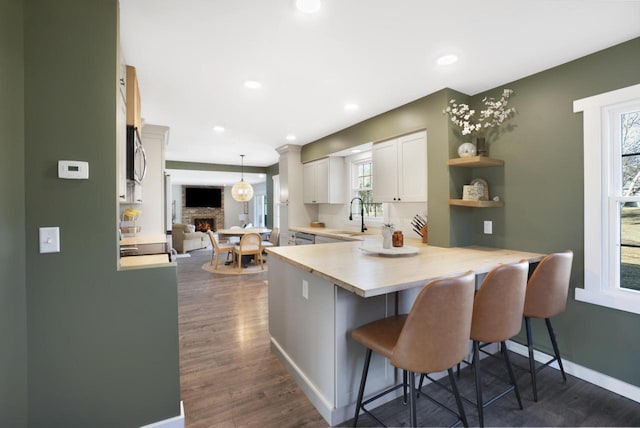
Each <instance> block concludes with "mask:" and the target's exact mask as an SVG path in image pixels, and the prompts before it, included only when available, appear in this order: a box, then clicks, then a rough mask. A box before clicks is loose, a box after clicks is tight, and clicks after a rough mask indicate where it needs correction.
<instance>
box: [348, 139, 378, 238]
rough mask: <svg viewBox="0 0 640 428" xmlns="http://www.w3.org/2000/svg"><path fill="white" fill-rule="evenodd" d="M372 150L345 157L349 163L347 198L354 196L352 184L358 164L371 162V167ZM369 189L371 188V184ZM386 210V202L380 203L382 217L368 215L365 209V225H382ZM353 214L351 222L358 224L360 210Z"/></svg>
mask: <svg viewBox="0 0 640 428" xmlns="http://www.w3.org/2000/svg"><path fill="white" fill-rule="evenodd" d="M372 158H373V155H372V152H371V151H366V152H362V153H358V154H355V155H352V156H349V157H347V162H348V165H349V181H348V185H349V200H351V198H353V197H354V195H355V192H356V190H357V189H356V188H355V186H354V180H355V179H356V177H357V173H358V167H357V165H358V164H361V163H364V162H367V161H369V162H371V168H373V162H372ZM371 189H372V190H373V184H372V187H371ZM387 210H388V206H387V204H385V203H383V204H382V213H383V216H382V217H371V216H369V213H368V212H367V210H366V209H365V211H364V212H365V215H364V221H365V222H367V225H369V226H382V225H383V224H384V213H386V212H387ZM352 214H353V220H352V223H354V224H355V223H358V224H360V221H361V220H360V212H359V211H358V212H354V213H352Z"/></svg>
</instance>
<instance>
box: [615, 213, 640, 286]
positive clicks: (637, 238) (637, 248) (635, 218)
mask: <svg viewBox="0 0 640 428" xmlns="http://www.w3.org/2000/svg"><path fill="white" fill-rule="evenodd" d="M637 205H638V203H637V202H627V203H622V208H621V215H620V243H621V246H620V288H627V289H632V290H639V291H640V207H638V206H637Z"/></svg>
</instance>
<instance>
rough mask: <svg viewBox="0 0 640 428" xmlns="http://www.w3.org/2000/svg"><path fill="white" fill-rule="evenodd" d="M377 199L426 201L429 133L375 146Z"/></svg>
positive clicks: (374, 188)
mask: <svg viewBox="0 0 640 428" xmlns="http://www.w3.org/2000/svg"><path fill="white" fill-rule="evenodd" d="M372 163H373V200H374V202H425V201H426V200H427V133H426V132H425V131H420V132H416V133H413V134H409V135H404V136H402V137H398V138H394V139H391V140H387V141H383V142H381V143H377V144H374V145H373V149H372Z"/></svg>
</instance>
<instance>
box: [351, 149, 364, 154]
mask: <svg viewBox="0 0 640 428" xmlns="http://www.w3.org/2000/svg"><path fill="white" fill-rule="evenodd" d="M361 151H362V150H360V149H353V150H351V153H360V152H361Z"/></svg>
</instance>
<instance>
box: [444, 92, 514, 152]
mask: <svg viewBox="0 0 640 428" xmlns="http://www.w3.org/2000/svg"><path fill="white" fill-rule="evenodd" d="M512 94H513V90H511V89H504V90H503V91H502V96H501V97H500V98H499V99H497V100H496V99H495V98H493V97H484V98H483V99H482V103H483V104H484V107H485V108H484V109H483V110H480V112H479V113H478V116H476V113H477V112H476V111H475V110H473V109H472V108H470V107H469V105H468V104H462V103H461V104H458V103H456V100H451V101H449V105H448V106H447V108H445V109H444V110H443V111H442V113H443V114H447V115H449V116H450V117H451V121H452V122H453V123H455V124H456V125H457V126H459V127H460V128H461V132H462V135H470V136H472V137H475V138H476V150H477V154H478V156H488V155H489V148H488V146H487V144H488V141H489V140H490V138H492V137H497V135H498V133H499V131H500V126H501V125H502V124H503V123H504V122H505V121H507V120H508V119H510V118H511V117H513V115H515V114H516V109H515V108H514V107H507V104H508V103H509V97H511V95H512Z"/></svg>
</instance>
